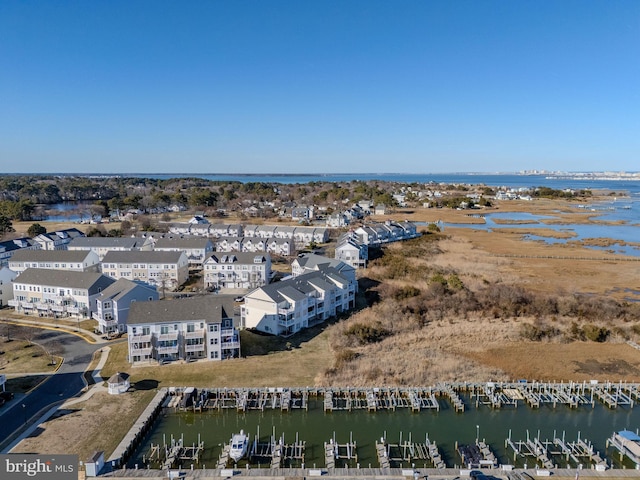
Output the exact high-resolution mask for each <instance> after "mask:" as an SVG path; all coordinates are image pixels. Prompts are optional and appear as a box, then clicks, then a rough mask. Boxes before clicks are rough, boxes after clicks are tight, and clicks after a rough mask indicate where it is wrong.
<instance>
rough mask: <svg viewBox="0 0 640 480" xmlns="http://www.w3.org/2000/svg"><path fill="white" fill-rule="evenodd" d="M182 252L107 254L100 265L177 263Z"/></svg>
mask: <svg viewBox="0 0 640 480" xmlns="http://www.w3.org/2000/svg"><path fill="white" fill-rule="evenodd" d="M181 256H184V252H177V251H171V250H168V251H164V250H163V251H157V250H152V251H142V250H135V251H123V252H114V251H111V252H107V254H106V255H105V256H104V258H103V259H102V263H103V264H104V263H136V262H137V263H178V262H179V261H180V257H181Z"/></svg>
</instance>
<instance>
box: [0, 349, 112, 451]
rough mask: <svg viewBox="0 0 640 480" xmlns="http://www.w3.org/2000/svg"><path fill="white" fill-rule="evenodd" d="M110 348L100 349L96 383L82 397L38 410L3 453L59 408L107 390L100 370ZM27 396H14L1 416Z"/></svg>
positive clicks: (94, 377) (1, 411) (95, 375)
mask: <svg viewBox="0 0 640 480" xmlns="http://www.w3.org/2000/svg"><path fill="white" fill-rule="evenodd" d="M110 350H111V348H110V347H103V348H102V349H101V350H100V352H101V355H100V360H99V362H98V365H96V368H95V369H94V370H93V372H92V377H93V379H94V381H95V382H96V383H95V384H94V385H92V386H90V387H89V386H87V387H86V388H87V391H86V392H85V393H83V394H82V395H81V396H80V397H76V398H70V399H69V400H67V401H66V402H64V403H62V404H60V403H58V404H56V405H53V406H51V407H48V408H46V409H44V410H42V411H40V412H38V414H37V415H35V416H34V417H32V418H31V419H29V422H28V427H27V428H26V429H25V430H23V431H22V432H20V434H19V435H18V436H17V437H16V438H14V439H13V440H12V441H11V443H10V444H9V445H8V446H7V447H6V448H4V449H3V450H2V452H1V453H8V452H10V451H11V450H12V449H13V448H14V447H16V445H18V444H19V443H20V442H21V441H22V440H23V439H25V438H27V437H28V436H29V435H31V434H32V433H33V432H34V431H35V430H36V429H37V428H38V426H39V425H40V424H41V423H43V422H46V421H47V420H48V419H49V418H51V417H52V416H54V415H55V414H56V412H57V411H58V409H60V408H68V407H70V406H72V405H75V404H77V403H81V402H84V401H86V400H88V399H89V398H91V397H92V396H93V395H94V394H95V393H97V392H106V391H107V387H105V386H104V381H103V380H102V377H101V376H100V370H101V369H102V367H104V364H105V363H106V362H107V359H108V358H109V352H110ZM83 378H84V377H83ZM25 396H26V395H25V394H19V395H16V396H15V397H14V398H13V400H11V401H10V402H8V403H7V404H5V406H4V407H2V409H0V417H1V416H2V415H3V414H4V413H5V412H8V411H9V408H5V407H7V406H9V407H10V406H12V405H13V404H15V403H19V402H20V401H21V400H22V399H23V398H24V397H25Z"/></svg>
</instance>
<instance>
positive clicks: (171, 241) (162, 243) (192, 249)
mask: <svg viewBox="0 0 640 480" xmlns="http://www.w3.org/2000/svg"><path fill="white" fill-rule="evenodd" d="M153 250H154V251H157V252H184V253H185V255H186V256H187V260H188V261H189V265H190V266H192V267H197V268H202V262H204V259H205V257H206V256H207V254H209V253H211V252H213V243H212V242H211V240H209V239H208V238H207V237H196V236H188V237H168V238H159V239H157V240H156V242H155V245H154V246H153Z"/></svg>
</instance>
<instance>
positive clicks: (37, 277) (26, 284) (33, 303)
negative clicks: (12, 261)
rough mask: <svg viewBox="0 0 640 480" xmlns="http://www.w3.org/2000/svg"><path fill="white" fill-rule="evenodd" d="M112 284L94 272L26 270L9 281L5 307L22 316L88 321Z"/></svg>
mask: <svg viewBox="0 0 640 480" xmlns="http://www.w3.org/2000/svg"><path fill="white" fill-rule="evenodd" d="M114 281H115V280H113V279H112V278H109V277H107V276H106V275H102V274H101V273H96V272H73V271H68V270H49V269H42V268H28V269H27V270H25V271H24V272H22V273H21V274H20V275H18V277H17V278H16V279H15V280H14V281H13V300H11V301H9V305H10V306H12V307H15V309H16V311H18V312H22V313H26V314H29V313H33V314H38V315H40V316H50V317H64V316H77V317H84V318H88V317H91V316H92V314H93V312H95V311H96V299H97V298H98V296H99V295H100V293H101V292H102V291H103V290H105V289H106V288H107V287H108V286H109V285H111V284H112V283H113V282H114Z"/></svg>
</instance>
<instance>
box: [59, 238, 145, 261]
mask: <svg viewBox="0 0 640 480" xmlns="http://www.w3.org/2000/svg"><path fill="white" fill-rule="evenodd" d="M67 249H68V250H93V251H94V252H96V253H97V254H98V258H99V259H100V261H102V260H103V259H104V256H105V255H106V254H107V253H109V252H133V251H150V250H151V249H153V241H152V240H151V239H149V238H137V237H127V238H121V237H77V238H74V239H73V240H72V241H71V243H69V245H68V246H67Z"/></svg>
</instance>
